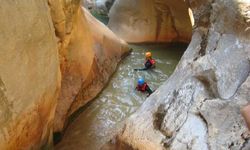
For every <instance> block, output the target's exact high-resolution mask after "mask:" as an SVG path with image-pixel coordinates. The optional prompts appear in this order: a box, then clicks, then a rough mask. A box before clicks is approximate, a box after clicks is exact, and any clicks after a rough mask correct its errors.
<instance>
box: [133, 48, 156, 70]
mask: <svg viewBox="0 0 250 150" xmlns="http://www.w3.org/2000/svg"><path fill="white" fill-rule="evenodd" d="M144 66H145V67H144V68H142V69H134V70H135V71H140V70H148V69H151V68H155V60H154V59H153V58H152V53H151V52H146V53H145V62H144Z"/></svg>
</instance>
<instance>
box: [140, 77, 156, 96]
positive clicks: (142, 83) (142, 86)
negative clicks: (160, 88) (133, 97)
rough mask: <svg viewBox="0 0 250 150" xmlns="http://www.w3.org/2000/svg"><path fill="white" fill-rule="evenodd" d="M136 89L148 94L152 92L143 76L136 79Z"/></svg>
mask: <svg viewBox="0 0 250 150" xmlns="http://www.w3.org/2000/svg"><path fill="white" fill-rule="evenodd" d="M136 89H137V90H138V91H141V92H143V93H144V92H147V93H148V96H149V95H151V94H152V93H153V91H152V90H151V89H150V87H149V86H148V84H147V83H146V82H145V81H144V79H143V78H139V79H138V82H137V86H136Z"/></svg>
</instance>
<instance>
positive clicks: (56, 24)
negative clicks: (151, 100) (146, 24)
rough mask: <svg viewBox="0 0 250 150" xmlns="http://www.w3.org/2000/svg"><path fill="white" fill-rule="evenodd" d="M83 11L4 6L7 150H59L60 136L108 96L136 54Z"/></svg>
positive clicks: (55, 0)
mask: <svg viewBox="0 0 250 150" xmlns="http://www.w3.org/2000/svg"><path fill="white" fill-rule="evenodd" d="M80 4H81V1H80V0H67V1H66V0H48V1H32V0H15V1H2V2H1V6H2V7H1V10H0V16H1V20H0V23H1V24H0V31H1V34H0V47H1V51H0V149H7V150H15V149H40V148H41V147H42V148H44V149H48V148H51V147H49V146H53V143H52V138H53V136H52V134H53V132H61V131H62V130H63V128H64V126H65V124H66V123H67V119H68V117H69V116H70V115H71V114H72V113H73V112H75V111H76V110H77V109H78V108H80V107H81V106H83V105H84V104H86V103H87V102H88V101H90V100H92V99H93V98H94V97H95V96H96V95H97V94H98V93H99V92H100V91H101V90H102V88H103V87H104V86H105V84H106V83H107V81H108V79H109V77H110V75H111V74H112V73H113V72H114V71H115V68H116V65H117V63H118V62H119V61H120V60H121V58H122V57H123V56H124V55H125V54H126V53H128V51H129V50H128V47H127V44H126V43H125V42H124V41H122V40H121V39H119V38H117V37H116V36H115V35H114V34H113V33H112V32H111V31H110V30H108V29H107V28H106V27H105V26H104V25H103V24H101V23H100V22H98V21H96V20H95V19H94V18H93V17H91V16H90V15H89V14H86V16H85V13H84V10H83V9H82V8H81V5H80Z"/></svg>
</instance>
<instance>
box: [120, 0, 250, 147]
mask: <svg viewBox="0 0 250 150" xmlns="http://www.w3.org/2000/svg"><path fill="white" fill-rule="evenodd" d="M188 3H189V5H190V7H191V8H192V10H193V12H194V18H195V26H194V29H193V36H192V41H191V43H190V45H189V47H188V48H187V50H186V52H185V53H184V55H183V57H182V59H181V61H180V63H179V64H178V66H177V68H176V70H175V72H174V73H173V74H172V76H171V77H170V78H169V79H168V81H166V82H165V83H164V85H162V86H161V87H160V88H159V89H158V90H157V91H156V92H155V93H154V94H152V95H151V96H150V97H149V98H148V99H147V101H146V102H145V103H144V104H143V106H142V107H141V108H140V109H139V110H138V111H137V112H136V113H135V114H133V115H132V116H131V117H130V118H129V119H128V120H127V121H126V124H125V126H124V129H123V131H122V132H121V133H120V135H119V136H118V139H119V140H120V141H122V142H119V143H127V144H128V145H130V146H132V147H133V148H134V149H140V150H142V149H143V150H151V149H154V150H158V149H159V150H161V149H171V150H180V149H181V150H188V149H193V150H201V149H202V150H206V149H213V150H215V149H220V150H224V149H225V150H226V149H247V146H248V144H249V136H250V135H249V132H248V130H247V128H246V125H245V123H244V121H243V118H242V117H241V115H240V108H241V107H242V106H244V105H246V104H247V103H248V102H250V99H249V97H250V94H249V93H250V92H249V91H250V86H249V85H250V77H249V72H250V55H249V54H250V49H249V48H250V41H249V39H250V33H249V32H250V30H249V26H250V23H249V20H250V15H249V9H250V3H249V1H247V0H239V1H236V0H215V1H206V0H201V1H193V0H190V1H188ZM248 147H249V146H248Z"/></svg>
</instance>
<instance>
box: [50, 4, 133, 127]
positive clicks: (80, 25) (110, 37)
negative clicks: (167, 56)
mask: <svg viewBox="0 0 250 150" xmlns="http://www.w3.org/2000/svg"><path fill="white" fill-rule="evenodd" d="M49 5H50V8H51V14H52V19H53V23H54V24H55V29H56V35H57V37H58V38H59V42H58V45H59V51H60V60H61V71H62V83H61V84H62V87H61V91H60V96H59V100H58V105H57V109H56V116H55V123H54V131H55V132H60V131H62V130H63V128H64V126H65V123H66V122H67V118H68V117H69V116H70V115H71V114H72V113H73V112H74V111H76V110H77V109H78V108H80V107H81V106H83V105H84V104H86V103H87V102H88V101H90V100H91V99H93V98H94V97H95V96H96V95H97V94H98V93H99V92H100V91H101V89H102V88H103V87H104V85H105V84H106V83H107V81H108V78H109V76H110V75H111V74H112V73H113V72H114V71H115V68H116V65H117V63H118V62H119V60H120V59H121V57H122V55H124V54H125V53H127V52H128V48H127V45H126V43H125V42H124V41H122V40H120V39H118V38H117V37H116V36H115V35H114V34H113V33H112V32H111V31H110V30H108V29H107V28H106V27H105V26H104V25H103V24H101V23H100V22H98V21H95V18H93V17H91V15H89V14H86V15H85V13H87V12H84V11H83V9H82V8H81V6H80V0H77V1H75V0H71V1H60V0H51V1H49Z"/></svg>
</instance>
